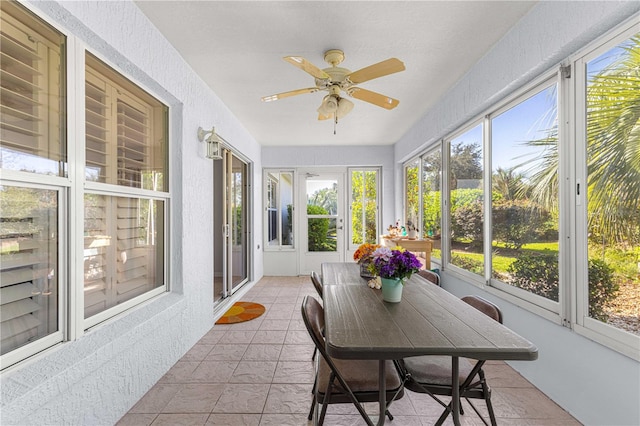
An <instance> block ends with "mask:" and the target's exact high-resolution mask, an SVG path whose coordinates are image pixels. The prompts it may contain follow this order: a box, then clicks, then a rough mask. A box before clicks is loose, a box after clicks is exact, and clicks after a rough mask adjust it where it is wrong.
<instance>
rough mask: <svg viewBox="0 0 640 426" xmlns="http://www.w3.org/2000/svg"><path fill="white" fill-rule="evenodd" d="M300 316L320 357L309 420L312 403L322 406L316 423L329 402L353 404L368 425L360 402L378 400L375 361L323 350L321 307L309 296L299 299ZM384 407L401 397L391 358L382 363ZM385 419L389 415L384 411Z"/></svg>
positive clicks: (323, 415)
mask: <svg viewBox="0 0 640 426" xmlns="http://www.w3.org/2000/svg"><path fill="white" fill-rule="evenodd" d="M302 319H303V320H304V324H305V326H306V327H307V331H308V332H309V335H310V336H311V340H313V343H314V344H315V345H316V348H317V349H318V352H319V353H320V356H319V357H318V361H317V368H316V379H315V383H314V385H313V400H312V403H311V410H310V411H309V420H311V419H312V418H313V413H314V410H315V406H316V403H318V404H321V405H322V410H321V412H320V414H319V418H318V425H322V424H323V422H324V417H325V414H326V412H327V407H328V405H329V404H344V403H353V404H354V405H355V406H356V409H357V410H358V412H359V413H360V414H361V415H362V417H363V418H364V420H365V422H366V423H367V424H368V425H371V426H373V423H372V422H371V419H370V418H369V416H368V415H367V413H366V412H365V411H364V408H363V407H362V404H361V403H362V402H377V401H378V399H379V387H378V375H377V374H376V371H377V370H378V361H377V360H351V359H348V360H347V359H337V358H332V357H331V356H329V354H327V351H326V350H325V339H324V336H323V334H322V330H323V329H324V309H323V308H322V306H321V305H320V303H319V302H318V301H317V300H316V299H314V298H313V297H311V296H305V298H304V300H303V301H302ZM385 380H386V389H387V392H386V400H387V401H388V402H387V407H389V405H390V404H391V403H392V402H393V401H394V400H396V399H399V398H401V397H402V396H404V389H403V388H402V379H401V377H400V375H399V374H398V371H397V370H396V369H395V368H394V364H393V361H387V366H386V377H385ZM385 414H386V415H387V416H388V417H389V419H391V420H392V419H393V416H392V415H391V414H390V413H389V411H388V410H387V411H385ZM381 415H384V414H381Z"/></svg>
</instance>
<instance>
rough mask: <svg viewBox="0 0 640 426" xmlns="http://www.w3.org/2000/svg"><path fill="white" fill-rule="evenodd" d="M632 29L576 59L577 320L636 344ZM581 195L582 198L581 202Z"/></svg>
mask: <svg viewBox="0 0 640 426" xmlns="http://www.w3.org/2000/svg"><path fill="white" fill-rule="evenodd" d="M639 68H640V32H639V31H638V26H637V25H636V26H635V27H634V28H632V29H630V30H629V31H627V32H624V33H621V34H620V35H618V36H617V37H614V38H613V39H612V40H611V41H609V42H608V43H607V44H605V45H603V46H601V47H598V48H597V49H595V50H593V51H591V52H589V53H587V54H586V55H585V56H584V57H582V58H580V59H579V60H578V61H577V62H576V71H577V72H579V73H580V77H581V79H579V80H578V81H577V84H579V87H577V88H576V91H577V92H578V93H579V95H578V96H581V97H583V98H584V104H583V106H582V104H581V109H580V110H579V111H580V112H579V113H578V115H579V116H580V117H581V118H584V122H581V124H579V126H580V127H579V129H578V131H577V133H578V134H579V135H581V139H582V140H581V142H582V143H583V146H584V149H585V156H584V160H583V161H581V163H582V169H581V171H582V176H583V177H584V178H583V179H579V180H578V181H577V185H578V184H582V188H581V189H580V190H581V191H582V193H581V195H582V196H583V197H584V196H586V199H585V198H581V199H580V201H584V202H582V203H581V206H582V209H583V212H584V217H585V218H586V220H585V223H584V228H582V230H585V228H586V232H584V231H583V232H584V233H583V235H586V237H587V238H585V239H584V240H582V241H581V243H582V244H581V247H582V248H583V249H584V252H585V253H586V259H583V262H582V263H581V264H580V271H579V272H580V273H579V275H578V277H579V285H580V288H579V290H580V292H579V306H581V307H582V309H580V315H579V317H578V322H579V323H580V324H581V325H583V326H585V327H587V328H588V329H589V330H593V331H596V332H597V333H599V334H605V335H606V336H613V337H615V338H616V339H617V340H620V341H622V342H624V343H625V344H626V345H630V346H632V347H634V346H635V348H636V351H637V350H638V349H637V348H638V347H640V344H638V339H637V338H636V339H632V338H631V336H632V335H633V336H640V315H639V314H638V313H639V308H638V306H639V304H638V303H639V301H640V262H638V260H639V259H640V132H639V131H638V129H639V128H640V74H639V72H638V69H639ZM585 200H586V201H585Z"/></svg>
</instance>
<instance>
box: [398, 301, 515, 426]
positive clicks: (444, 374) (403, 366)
mask: <svg viewBox="0 0 640 426" xmlns="http://www.w3.org/2000/svg"><path fill="white" fill-rule="evenodd" d="M462 300H463V301H464V302H466V303H467V304H469V305H471V306H473V307H474V308H476V309H478V310H479V311H481V312H482V313H484V314H485V315H487V316H489V317H491V318H493V319H494V320H496V321H498V322H499V323H501V324H502V312H500V309H499V308H498V307H497V306H496V305H494V304H493V303H491V302H489V301H487V300H485V299H482V298H480V297H478V296H465V297H463V298H462ZM483 365H484V361H483V360H480V361H477V360H471V359H467V358H460V359H459V380H460V398H465V399H466V400H467V402H468V403H469V405H471V408H473V410H474V411H475V412H476V413H477V414H478V416H479V417H480V418H481V419H482V421H483V422H484V424H485V425H487V424H488V423H487V421H486V420H485V419H484V418H483V417H482V414H480V412H479V411H478V409H477V408H476V407H475V406H474V405H473V403H471V401H470V399H472V398H475V399H484V400H485V402H486V404H487V411H488V412H489V418H490V421H491V424H492V425H493V426H495V425H496V417H495V413H494V411H493V406H492V405H491V388H489V385H488V384H487V381H486V379H485V375H484V371H483V370H482V366H483ZM396 366H397V367H398V371H399V372H400V374H401V375H402V376H403V377H404V386H405V387H406V388H407V389H409V390H412V391H414V392H419V393H426V394H429V395H430V396H431V397H433V399H435V400H436V401H437V402H438V403H440V405H442V406H443V407H445V410H444V411H443V413H442V415H441V416H440V418H439V419H438V421H437V422H436V425H440V424H442V423H443V422H444V420H445V419H446V418H447V416H448V415H449V413H451V409H452V408H451V407H452V403H451V402H450V403H449V404H445V403H444V402H443V401H442V400H441V399H440V398H438V397H437V396H436V395H444V396H451V395H452V386H451V368H452V367H451V357H449V356H436V355H429V356H416V357H408V358H404V359H402V360H400V361H397V362H396ZM460 413H461V414H464V411H463V410H462V405H460Z"/></svg>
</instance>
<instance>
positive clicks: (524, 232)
mask: <svg viewBox="0 0 640 426" xmlns="http://www.w3.org/2000/svg"><path fill="white" fill-rule="evenodd" d="M492 215H493V238H494V239H496V240H498V241H502V242H503V243H505V245H506V246H507V247H508V248H513V249H516V250H518V249H520V248H521V247H522V245H523V244H527V243H530V242H533V241H536V237H537V235H539V234H540V229H541V228H542V227H543V225H544V221H545V220H546V216H547V214H546V212H544V211H543V210H542V209H540V208H539V207H537V206H536V205H535V204H533V203H531V202H530V201H529V200H504V201H502V202H498V203H495V204H494V205H493V212H492Z"/></svg>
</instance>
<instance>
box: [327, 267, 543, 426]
mask: <svg viewBox="0 0 640 426" xmlns="http://www.w3.org/2000/svg"><path fill="white" fill-rule="evenodd" d="M321 271H322V288H323V296H322V298H323V305H324V315H325V330H324V331H325V341H326V349H327V353H328V354H329V355H330V356H332V357H335V358H342V359H375V360H379V361H380V362H379V368H378V375H379V376H378V377H379V407H380V411H379V415H378V425H384V422H385V416H384V412H385V410H386V400H385V399H386V393H385V392H386V389H385V381H384V380H383V378H384V377H385V360H399V359H402V358H406V357H411V356H421V355H447V356H450V357H451V366H452V372H451V380H452V388H453V391H452V400H451V409H450V412H451V414H452V416H453V423H454V424H455V425H456V426H457V425H459V424H460V389H459V385H460V383H459V377H458V372H459V358H460V357H466V358H472V359H476V360H522V361H533V360H535V359H537V357H538V349H537V348H536V346H535V345H534V344H533V343H531V342H529V341H528V340H526V339H525V338H523V337H521V336H519V335H518V334H517V333H515V332H514V331H512V330H510V329H509V328H507V327H505V326H504V325H502V324H500V323H499V322H497V321H494V320H493V319H491V318H489V317H488V316H486V315H485V314H483V313H481V312H480V311H478V310H477V309H475V308H473V307H472V306H470V305H468V304H466V303H465V302H463V301H462V300H460V299H459V298H458V297H456V296H455V295H453V294H451V293H449V292H448V291H446V290H445V289H444V288H442V287H440V286H437V285H434V284H432V283H430V282H428V281H426V280H424V279H423V278H421V277H419V276H417V275H415V274H414V275H413V276H412V277H411V278H409V279H408V280H406V282H405V283H404V287H403V294H402V299H401V301H400V302H398V303H389V302H385V301H383V300H382V294H381V290H377V289H375V288H370V287H369V286H368V285H367V279H365V278H362V277H360V268H359V265H358V264H357V263H354V262H345V263H323V264H322V269H321ZM447 410H448V408H447Z"/></svg>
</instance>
